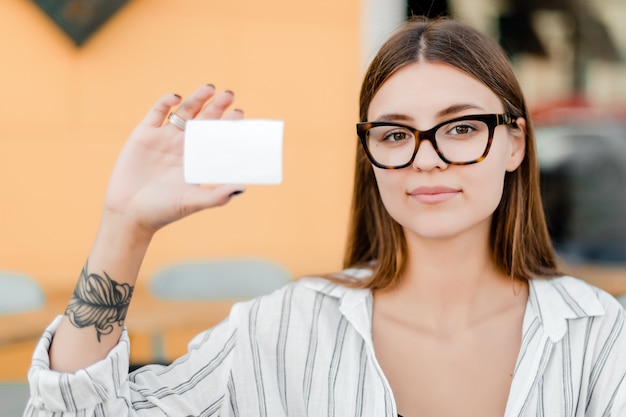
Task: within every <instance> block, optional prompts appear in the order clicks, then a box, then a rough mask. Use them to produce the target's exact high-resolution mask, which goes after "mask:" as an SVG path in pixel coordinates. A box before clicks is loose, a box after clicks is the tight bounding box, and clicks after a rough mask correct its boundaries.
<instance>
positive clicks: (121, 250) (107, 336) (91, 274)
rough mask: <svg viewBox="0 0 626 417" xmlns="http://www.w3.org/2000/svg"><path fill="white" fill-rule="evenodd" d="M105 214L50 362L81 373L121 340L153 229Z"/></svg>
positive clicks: (52, 364) (52, 348) (64, 370)
mask: <svg viewBox="0 0 626 417" xmlns="http://www.w3.org/2000/svg"><path fill="white" fill-rule="evenodd" d="M115 217H116V216H114V215H109V216H108V217H107V216H106V215H105V216H103V220H102V222H101V225H100V231H99V233H98V236H97V238H96V241H95V243H94V246H93V248H92V250H91V252H90V254H89V258H88V261H87V262H86V263H85V266H84V268H83V270H82V271H81V274H80V277H79V279H78V282H77V284H76V288H75V290H74V293H73V294H72V298H71V300H70V303H69V304H68V306H67V309H66V311H65V317H64V318H63V320H62V322H61V324H60V326H59V328H58V330H57V332H56V334H55V336H54V339H53V342H52V345H51V347H50V367H51V369H53V370H55V371H59V372H76V371H77V370H79V369H83V368H85V367H87V366H89V365H91V364H93V363H95V362H97V361H99V360H102V359H103V358H104V357H106V355H107V354H108V353H109V351H110V350H111V349H112V348H113V347H114V346H115V345H116V344H117V343H118V341H119V338H120V335H121V332H122V326H123V324H124V320H125V318H126V312H127V310H128V306H129V303H130V300H131V297H132V292H133V288H134V285H135V281H136V279H137V275H138V273H139V268H140V266H141V263H142V261H143V258H144V256H145V253H146V250H147V248H148V245H149V243H150V240H151V237H152V234H151V233H149V232H147V231H144V230H141V229H140V228H137V227H135V226H133V227H130V226H128V225H126V224H124V221H123V220H122V219H117V218H115Z"/></svg>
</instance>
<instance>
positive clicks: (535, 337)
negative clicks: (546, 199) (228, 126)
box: [27, 20, 626, 417]
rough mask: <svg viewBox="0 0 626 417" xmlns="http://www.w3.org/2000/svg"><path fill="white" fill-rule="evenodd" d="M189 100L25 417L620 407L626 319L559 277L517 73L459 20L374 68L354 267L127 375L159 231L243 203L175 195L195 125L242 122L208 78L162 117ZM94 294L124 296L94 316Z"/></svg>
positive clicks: (116, 222) (123, 206)
mask: <svg viewBox="0 0 626 417" xmlns="http://www.w3.org/2000/svg"><path fill="white" fill-rule="evenodd" d="M179 102H180V98H179V97H177V96H173V95H167V96H164V97H163V98H161V99H160V100H159V101H158V102H157V103H156V105H155V106H154V107H153V108H152V109H151V110H150V112H149V113H148V115H147V116H146V118H145V119H144V121H143V122H142V123H141V124H140V125H139V126H138V127H137V129H136V130H135V131H134V133H133V134H132V135H131V137H130V138H129V140H128V142H127V144H126V145H125V147H124V149H123V151H122V153H121V155H120V157H119V160H118V162H117V165H116V167H115V169H114V171H113V174H112V178H111V182H110V185H109V189H108V194H107V197H106V203H105V209H104V213H103V216H102V221H101V224H100V229H99V233H98V235H97V238H96V241H95V243H94V246H93V249H92V251H91V253H90V256H89V260H88V263H87V264H86V265H85V268H84V269H83V273H82V274H81V277H80V279H79V282H78V284H77V289H76V291H75V293H74V296H73V298H72V302H71V303H70V305H69V306H68V309H67V311H66V314H65V316H63V317H62V318H58V319H57V320H56V321H55V322H54V323H53V324H52V325H51V326H50V328H49V329H48V330H47V331H46V334H45V335H44V337H43V338H42V340H41V342H40V343H39V345H38V347H37V349H36V352H35V357H34V360H33V365H32V368H31V371H30V374H29V377H30V383H31V402H30V403H29V408H28V410H27V415H51V414H52V413H54V412H64V413H68V415H73V414H79V415H115V416H119V415H127V414H137V415H173V416H174V415H181V416H187V415H207V416H209V415H220V416H335V415H336V416H347V415H349V416H395V415H397V414H402V415H404V416H457V415H463V416H482V417H485V416H502V415H505V416H541V415H546V416H583V415H587V416H599V415H604V416H618V415H626V381H625V375H626V330H625V329H624V315H625V314H624V311H623V310H622V309H621V307H620V306H619V304H618V303H617V302H616V301H615V300H614V299H613V298H612V297H611V296H609V295H607V294H606V293H604V292H602V291H600V290H598V289H596V288H593V287H590V286H589V285H587V284H585V283H583V282H582V281H579V280H576V279H574V278H569V277H560V276H559V273H558V272H557V270H556V267H555V259H554V254H553V251H552V248H551V246H550V242H549V237H548V234H547V232H546V227H545V221H544V219H543V213H542V208H541V202H540V199H539V186H538V179H537V178H538V173H537V162H536V156H535V151H534V138H533V131H532V126H531V123H530V120H529V119H528V113H527V109H526V105H525V102H524V99H523V97H522V93H521V91H520V88H519V86H518V84H517V81H516V79H515V76H514V74H513V72H512V70H511V68H510V65H509V63H508V62H507V60H506V58H505V56H504V54H503V53H502V51H501V50H500V48H499V47H498V46H497V45H496V44H495V43H494V42H493V41H492V40H490V39H488V38H487V37H485V36H484V35H482V34H480V33H478V32H476V31H475V30H473V29H471V28H469V27H467V26H465V25H462V24H460V23H457V22H454V21H450V20H437V21H426V20H423V21H416V22H412V23H409V24H407V25H406V26H404V27H403V28H402V29H400V31H398V32H397V33H396V34H395V35H394V36H393V37H392V38H391V39H390V40H389V41H388V42H387V43H386V44H385V45H384V46H383V47H382V49H381V50H380V52H379V53H378V55H377V56H376V58H375V59H374V61H373V62H372V64H371V66H370V68H369V70H368V71H367V73H366V75H365V79H364V82H363V86H362V91H361V103H360V109H361V115H360V117H361V123H359V124H358V125H357V132H358V135H359V137H360V140H361V143H360V145H359V146H360V148H359V150H358V152H357V166H356V175H355V190H354V199H353V208H352V225H351V234H350V241H349V244H348V250H347V254H346V260H345V266H346V267H347V269H346V270H345V271H344V272H343V273H342V274H339V275H334V276H330V277H326V278H305V279H301V280H299V281H297V282H295V283H293V284H290V285H288V286H287V287H285V288H283V289H281V290H279V291H276V292H275V293H273V294H271V295H268V296H265V297H261V298H258V299H255V300H252V301H250V302H246V303H240V304H236V305H235V306H234V307H233V310H232V311H231V314H230V316H229V318H228V319H227V320H225V321H224V322H223V323H221V324H220V325H218V326H217V327H215V328H213V329H211V330H209V331H207V332H204V333H202V334H200V335H198V336H197V337H196V338H195V339H194V340H193V341H192V342H191V344H190V348H189V353H188V354H187V355H186V356H184V357H182V358H181V359H179V360H178V361H176V362H175V363H173V364H172V365H170V366H169V367H160V366H148V367H145V368H142V369H140V370H138V371H136V372H135V373H133V374H132V375H130V376H127V368H128V337H127V335H126V333H125V331H124V330H123V327H122V326H121V324H122V323H123V320H124V317H125V314H126V309H127V307H128V302H129V301H130V297H131V295H132V288H133V285H134V280H135V277H136V276H137V272H138V270H139V266H140V264H141V261H142V259H143V256H144V254H145V251H146V250H147V247H148V245H149V243H150V240H151V238H152V236H153V235H154V233H155V232H156V231H157V230H158V229H159V228H161V227H162V226H164V225H166V224H169V223H171V222H173V221H176V220H178V219H180V218H181V217H184V216H186V215H188V214H190V213H193V212H195V211H199V210H202V209H205V208H209V207H214V206H218V205H222V204H226V203H227V202H228V201H229V200H230V198H232V196H233V195H236V194H238V193H240V192H242V191H243V189H242V188H239V187H237V186H227V185H223V186H218V187H215V188H213V189H206V188H201V187H194V186H190V185H185V184H183V180H182V173H181V166H180V165H181V162H180V154H181V141H182V132H181V129H184V121H185V120H190V119H212V118H219V117H223V118H226V119H239V118H241V117H242V112H241V111H238V110H233V111H227V108H228V107H229V106H230V105H231V104H232V102H233V95H232V93H230V92H222V93H219V94H215V89H214V87H213V86H203V87H201V88H199V89H198V90H197V91H196V92H195V93H193V94H192V96H191V97H190V98H188V99H187V100H185V101H184V102H182V104H181V105H180V107H178V109H177V110H176V113H175V114H176V116H175V117H174V118H173V120H170V123H167V124H165V125H163V122H164V119H165V117H166V115H167V114H168V113H169V111H170V109H171V107H172V106H175V105H178V104H179ZM207 102H208V104H206V103H207ZM205 104H206V105H205ZM96 284H97V285H96ZM94 288H97V289H96V291H97V292H98V293H99V294H100V295H101V296H102V298H103V299H114V300H116V302H115V303H114V306H113V307H107V308H105V307H103V306H100V310H99V311H100V312H101V313H102V314H101V315H95V314H94V306H93V304H89V303H87V302H86V300H85V298H86V297H85V293H86V291H87V289H92V290H93V289H94ZM105 313H106V314H105ZM93 317H98V319H95V320H94V319H92V318H93ZM102 317H106V318H108V320H104V319H102V320H100V318H102ZM110 323H113V324H110ZM118 323H119V324H118ZM94 330H95V331H94ZM53 337H54V339H53V341H52V338H53Z"/></svg>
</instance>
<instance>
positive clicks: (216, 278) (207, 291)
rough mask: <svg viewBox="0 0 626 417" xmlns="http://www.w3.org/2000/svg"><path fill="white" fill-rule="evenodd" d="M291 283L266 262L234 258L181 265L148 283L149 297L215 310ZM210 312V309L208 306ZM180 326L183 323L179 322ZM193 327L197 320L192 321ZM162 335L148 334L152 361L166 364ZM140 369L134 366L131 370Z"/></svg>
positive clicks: (154, 277) (275, 267) (284, 275)
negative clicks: (201, 303) (194, 303)
mask: <svg viewBox="0 0 626 417" xmlns="http://www.w3.org/2000/svg"><path fill="white" fill-rule="evenodd" d="M290 281H291V276H290V274H289V273H288V272H287V271H286V270H285V269H283V268H282V267H281V266H279V265H277V264H275V263H273V262H270V261H266V260H260V259H251V258H235V259H226V260H203V261H193V262H181V263H176V264H173V265H169V266H167V267H165V268H163V269H161V270H159V271H157V272H156V273H155V274H154V275H153V277H152V279H151V280H150V283H149V289H150V292H151V294H152V295H154V296H155V297H157V298H161V299H165V300H169V301H206V302H213V303H215V304H216V306H217V305H218V304H219V303H220V302H222V304H223V302H224V301H227V302H228V301H239V300H245V299H250V298H254V297H257V296H260V295H264V294H268V293H270V292H272V291H273V290H276V289H278V288H280V287H282V286H283V285H285V284H287V283H289V282H290ZM208 308H210V306H208ZM180 323H181V325H184V323H185V320H183V319H181V320H180ZM196 323H197V320H196ZM164 331H166V329H162V330H158V331H156V332H154V333H152V334H151V342H150V344H151V346H152V358H153V360H155V361H156V362H157V363H167V362H168V361H167V359H166V353H165V343H164V334H163V333H164ZM136 366H141V365H140V364H136V365H134V366H133V367H136Z"/></svg>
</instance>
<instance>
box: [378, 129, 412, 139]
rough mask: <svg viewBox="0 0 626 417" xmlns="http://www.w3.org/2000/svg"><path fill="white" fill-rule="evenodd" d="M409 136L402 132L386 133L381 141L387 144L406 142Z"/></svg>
mask: <svg viewBox="0 0 626 417" xmlns="http://www.w3.org/2000/svg"><path fill="white" fill-rule="evenodd" d="M408 137H409V135H408V134H407V133H406V132H404V131H402V130H395V131H393V132H389V133H387V135H386V136H385V137H384V138H383V140H385V141H387V142H402V141H404V140H407V139H408Z"/></svg>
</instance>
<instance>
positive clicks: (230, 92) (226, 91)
mask: <svg viewBox="0 0 626 417" xmlns="http://www.w3.org/2000/svg"><path fill="white" fill-rule="evenodd" d="M224 92H225V93H228V94H230V95H233V96H234V95H235V93H233V91H232V90H224Z"/></svg>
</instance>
